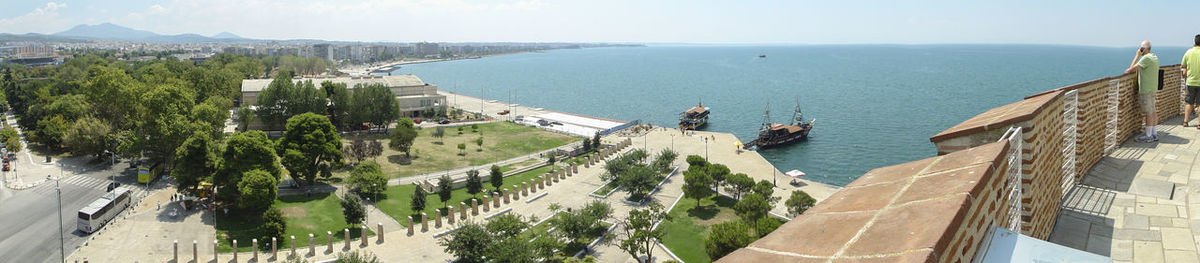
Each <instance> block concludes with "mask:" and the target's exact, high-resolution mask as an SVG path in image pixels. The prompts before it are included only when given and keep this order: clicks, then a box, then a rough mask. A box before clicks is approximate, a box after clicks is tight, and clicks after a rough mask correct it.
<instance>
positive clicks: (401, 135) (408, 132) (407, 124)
mask: <svg viewBox="0 0 1200 263" xmlns="http://www.w3.org/2000/svg"><path fill="white" fill-rule="evenodd" d="M388 139H391V140H390V141H388V147H389V148H391V149H392V150H394V151H399V152H404V156H405V157H408V156H409V154H408V152H409V150H412V145H413V140H416V139H417V129H416V128H414V126H413V122H412V120H411V119H409V118H400V121H398V122H396V128H395V129H392V132H391V134H389V136H388Z"/></svg>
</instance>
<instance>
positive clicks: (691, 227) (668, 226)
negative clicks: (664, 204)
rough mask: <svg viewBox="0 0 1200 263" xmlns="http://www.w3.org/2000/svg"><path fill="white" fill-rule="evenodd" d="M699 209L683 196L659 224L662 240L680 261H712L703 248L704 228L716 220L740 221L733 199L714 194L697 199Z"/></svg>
mask: <svg viewBox="0 0 1200 263" xmlns="http://www.w3.org/2000/svg"><path fill="white" fill-rule="evenodd" d="M700 203H701V204H703V206H702V207H701V208H697V207H696V200H695V199H690V198H684V199H683V200H679V202H678V203H676V204H675V207H674V208H672V209H671V213H670V214H671V219H670V220H666V221H664V222H663V223H662V225H659V227H663V228H665V230H666V232H667V234H666V236H664V237H663V239H662V243H663V245H666V246H667V248H668V249H671V252H672V253H675V256H678V257H679V259H682V260H683V262H688V263H694V262H701V263H706V262H712V259H711V258H709V257H708V253H705V250H704V238H706V237H708V227H709V226H711V225H715V224H718V223H724V222H729V221H734V220H741V219H740V218H738V216H737V214H736V213H734V211H733V205H734V204H736V203H737V200H734V199H733V198H729V197H726V196H721V195H714V196H710V197H708V198H704V199H701V200H700Z"/></svg>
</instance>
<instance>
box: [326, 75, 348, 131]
mask: <svg viewBox="0 0 1200 263" xmlns="http://www.w3.org/2000/svg"><path fill="white" fill-rule="evenodd" d="M321 90H322V91H325V98H328V99H329V105H328V106H326V108H325V114H327V115H329V122H330V123H333V126H334V127H337V128H338V129H340V130H347V129H349V128H353V127H354V125H353V124H354V123H353V121H352V120H351V118H350V108H351V106H350V90H349V89H346V83H334V82H332V81H322V82H321Z"/></svg>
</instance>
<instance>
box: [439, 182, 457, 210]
mask: <svg viewBox="0 0 1200 263" xmlns="http://www.w3.org/2000/svg"><path fill="white" fill-rule="evenodd" d="M453 183H454V182H453V181H451V180H450V176H449V175H443V176H442V177H441V178H438V184H437V195H438V199H440V200H442V207H443V208H445V207H446V206H447V205H448V204H446V202H447V201H450V196H451V195H450V194H451V192H450V191H451V190H453V189H452V188H451V187H452V186H451V184H453Z"/></svg>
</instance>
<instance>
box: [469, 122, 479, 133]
mask: <svg viewBox="0 0 1200 263" xmlns="http://www.w3.org/2000/svg"><path fill="white" fill-rule="evenodd" d="M471 132H479V124H471Z"/></svg>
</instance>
